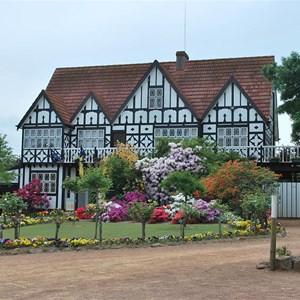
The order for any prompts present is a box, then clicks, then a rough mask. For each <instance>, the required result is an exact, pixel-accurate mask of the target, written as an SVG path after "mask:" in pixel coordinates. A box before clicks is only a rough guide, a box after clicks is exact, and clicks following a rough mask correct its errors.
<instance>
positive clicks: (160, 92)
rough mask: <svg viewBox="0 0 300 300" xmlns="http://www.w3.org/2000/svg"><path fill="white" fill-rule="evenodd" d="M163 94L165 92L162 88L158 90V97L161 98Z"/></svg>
mask: <svg viewBox="0 0 300 300" xmlns="http://www.w3.org/2000/svg"><path fill="white" fill-rule="evenodd" d="M162 94H163V90H162V89H161V88H160V89H157V90H156V95H157V97H161V96H162Z"/></svg>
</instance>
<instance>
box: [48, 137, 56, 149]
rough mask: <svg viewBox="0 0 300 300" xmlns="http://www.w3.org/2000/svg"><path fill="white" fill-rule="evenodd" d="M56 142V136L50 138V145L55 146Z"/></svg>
mask: <svg viewBox="0 0 300 300" xmlns="http://www.w3.org/2000/svg"><path fill="white" fill-rule="evenodd" d="M54 143H55V140H54V138H51V139H50V140H49V144H50V147H54V146H55V144H54Z"/></svg>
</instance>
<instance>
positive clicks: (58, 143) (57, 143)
mask: <svg viewBox="0 0 300 300" xmlns="http://www.w3.org/2000/svg"><path fill="white" fill-rule="evenodd" d="M55 141H56V143H55V147H56V148H59V147H60V139H55Z"/></svg>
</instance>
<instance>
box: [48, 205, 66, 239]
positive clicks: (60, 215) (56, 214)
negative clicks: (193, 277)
mask: <svg viewBox="0 0 300 300" xmlns="http://www.w3.org/2000/svg"><path fill="white" fill-rule="evenodd" d="M50 214H51V216H53V220H54V223H55V240H56V241H57V240H58V233H59V229H60V226H61V224H62V223H63V222H64V220H65V216H66V213H65V212H64V211H63V210H62V209H59V208H56V209H53V210H52V211H51V212H50Z"/></svg>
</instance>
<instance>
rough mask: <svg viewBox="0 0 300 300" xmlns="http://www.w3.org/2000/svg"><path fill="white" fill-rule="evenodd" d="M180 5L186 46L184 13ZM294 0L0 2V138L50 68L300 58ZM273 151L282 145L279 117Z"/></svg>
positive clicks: (12, 132) (285, 126)
mask: <svg viewBox="0 0 300 300" xmlns="http://www.w3.org/2000/svg"><path fill="white" fill-rule="evenodd" d="M185 6H186V39H184V36H185V35H184V28H185V26H184V24H185V21H184V20H185V18H184V15H185V13H184V11H185ZM299 12H300V2H298V1H259V0H257V1H242V0H240V1H213V0H211V1H200V0H199V1H43V0H40V1H26V0H23V1H12V0H10V1H4V0H0V105H1V109H0V125H1V129H0V133H2V134H6V135H7V141H8V142H9V146H10V147H12V148H13V149H14V152H15V153H16V154H18V153H19V151H20V144H21V134H20V131H18V132H17V131H16V127H15V125H16V124H18V123H19V121H20V120H21V118H22V117H23V115H24V114H25V113H26V111H27V110H28V109H29V107H30V106H31V104H32V102H33V101H34V100H35V99H36V97H37V96H38V94H39V93H40V91H41V90H42V89H45V88H46V86H47V84H48V82H49V80H50V77H51V76H52V73H53V72H54V70H55V68H57V67H78V66H90V65H111V64H124V63H142V62H153V61H154V60H155V59H157V60H158V61H160V62H162V61H173V60H175V53H176V51H178V50H184V45H185V42H184V41H185V40H186V48H185V50H186V52H187V53H188V55H189V57H190V59H191V60H198V59H214V58H227V57H244V56H261V55H275V59H276V61H277V62H279V63H280V62H281V58H282V57H283V56H284V57H286V56H289V55H290V53H291V52H292V51H297V52H299V51H300V39H299V35H300V22H299ZM279 126H280V137H281V141H280V144H283V145H287V144H288V143H289V136H290V126H289V122H288V118H287V117H285V118H280V124H279Z"/></svg>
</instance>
